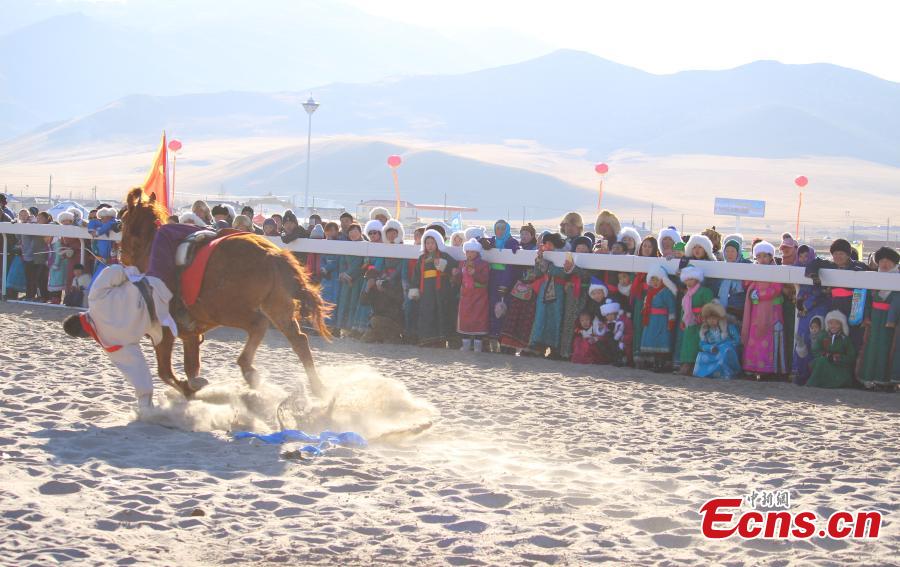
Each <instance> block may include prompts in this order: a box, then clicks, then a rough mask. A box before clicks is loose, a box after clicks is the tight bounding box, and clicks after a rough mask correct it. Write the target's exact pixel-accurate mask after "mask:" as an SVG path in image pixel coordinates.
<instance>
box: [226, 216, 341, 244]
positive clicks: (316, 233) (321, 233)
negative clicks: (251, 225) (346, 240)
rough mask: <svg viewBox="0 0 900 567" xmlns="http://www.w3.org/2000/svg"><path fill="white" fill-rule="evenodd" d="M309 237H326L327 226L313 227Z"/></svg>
mask: <svg viewBox="0 0 900 567" xmlns="http://www.w3.org/2000/svg"><path fill="white" fill-rule="evenodd" d="M242 216H243V215H242ZM309 237H310V238H315V239H323V238H325V227H324V226H322V225H320V224H317V225H316V226H314V227H312V229H311V230H310V231H309Z"/></svg>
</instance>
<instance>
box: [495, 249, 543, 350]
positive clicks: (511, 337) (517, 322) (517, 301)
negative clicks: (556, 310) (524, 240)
mask: <svg viewBox="0 0 900 567" xmlns="http://www.w3.org/2000/svg"><path fill="white" fill-rule="evenodd" d="M535 248H536V246H535V244H534V243H533V242H532V243H530V244H529V245H528V246H523V249H525V250H534V249H535ZM535 277H536V276H535V268H534V267H533V266H529V267H527V268H524V269H522V268H520V270H519V273H518V277H517V279H516V282H515V283H514V284H513V287H512V288H511V289H510V291H509V294H508V295H507V297H506V304H507V309H506V316H505V317H503V330H502V331H501V332H500V344H501V345H502V346H505V347H510V348H526V347H527V346H528V344H529V342H530V341H531V329H532V327H533V326H534V315H535V310H536V308H537V301H536V299H535V298H536V295H537V292H536V290H535V289H534V288H535V286H534V281H535Z"/></svg>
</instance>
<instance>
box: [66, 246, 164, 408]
mask: <svg viewBox="0 0 900 567" xmlns="http://www.w3.org/2000/svg"><path fill="white" fill-rule="evenodd" d="M171 299H172V292H171V291H169V289H168V288H167V287H166V285H165V284H164V283H163V282H162V280H160V279H158V278H155V277H152V276H149V277H145V276H142V275H141V274H140V272H138V271H137V269H136V268H134V267H132V266H128V267H125V266H122V265H119V264H113V265H111V266H109V267H107V268H106V269H105V270H103V271H102V272H100V275H99V276H97V279H96V280H95V281H94V283H93V285H91V289H90V293H89V294H88V305H89V306H90V307H89V309H88V311H87V312H86V313H81V314H76V315H72V316H70V317H68V318H67V319H66V320H65V322H64V323H63V328H64V329H65V331H66V333H68V334H69V335H71V336H73V337H83V338H93V339H94V340H95V341H96V342H97V343H98V344H99V345H100V347H102V348H103V350H105V351H106V353H107V354H108V355H109V358H110V360H111V361H112V362H113V364H114V365H115V366H116V368H118V369H119V370H120V371H121V372H122V374H124V375H125V378H126V379H128V381H129V382H130V383H131V385H132V386H134V391H135V395H136V396H137V399H138V408H139V409H140V410H143V409H146V408H149V407H152V405H153V377H152V375H151V373H150V367H149V366H148V365H147V361H146V360H145V359H144V355H143V353H142V352H141V346H140V341H141V338H143V337H144V336H145V335H147V336H149V337H150V340H151V341H153V344H154V345H156V344H159V342H160V341H161V340H162V337H163V326H166V327H169V328H170V329H171V331H172V333H173V334H174V335H175V336H177V335H178V329H177V327H176V325H175V321H174V320H173V319H172V317H171V316H170V315H169V301H170V300H171Z"/></svg>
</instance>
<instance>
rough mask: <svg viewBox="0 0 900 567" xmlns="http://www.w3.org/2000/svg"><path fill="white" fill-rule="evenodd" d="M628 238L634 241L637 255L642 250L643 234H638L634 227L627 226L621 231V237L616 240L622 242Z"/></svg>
mask: <svg viewBox="0 0 900 567" xmlns="http://www.w3.org/2000/svg"><path fill="white" fill-rule="evenodd" d="M626 236H627V237H628V238H630V239H632V240H633V241H634V253H635V254H637V253H638V251H639V250H640V248H641V233H640V232H638V231H637V229H635V228H634V227H631V226H626V227H625V228H623V229H622V230H620V231H619V235H618V236H617V237H616V240H618V241H619V242H622V239H623V238H625V237H626Z"/></svg>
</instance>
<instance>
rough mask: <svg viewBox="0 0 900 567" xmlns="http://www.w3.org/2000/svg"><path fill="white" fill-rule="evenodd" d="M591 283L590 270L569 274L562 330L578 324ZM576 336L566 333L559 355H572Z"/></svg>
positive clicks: (580, 269) (575, 271)
mask: <svg viewBox="0 0 900 567" xmlns="http://www.w3.org/2000/svg"><path fill="white" fill-rule="evenodd" d="M590 283H591V274H590V272H588V270H585V269H583V268H579V267H577V266H576V267H575V268H572V271H571V272H570V273H569V274H568V277H567V281H566V285H565V286H564V288H563V289H564V293H565V303H564V304H563V318H562V328H563V329H571V328H573V327H574V326H575V325H576V323H577V322H578V314H579V313H581V310H582V309H584V306H585V305H586V304H587V301H588V293H587V292H588V287H589V286H590ZM574 337H575V335H573V334H571V333H564V334H563V336H561V337H560V340H559V355H560V356H561V357H563V358H569V357H570V356H571V355H572V339H573V338H574Z"/></svg>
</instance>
